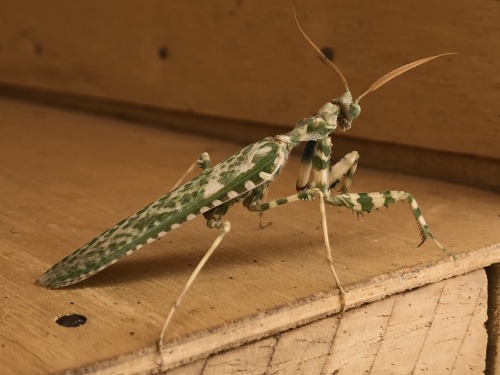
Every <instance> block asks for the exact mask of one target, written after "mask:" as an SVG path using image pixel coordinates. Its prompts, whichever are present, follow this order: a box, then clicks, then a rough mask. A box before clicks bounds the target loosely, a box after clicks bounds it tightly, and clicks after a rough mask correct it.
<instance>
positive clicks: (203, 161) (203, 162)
mask: <svg viewBox="0 0 500 375" xmlns="http://www.w3.org/2000/svg"><path fill="white" fill-rule="evenodd" d="M196 167H198V168H200V169H201V170H202V171H204V170H206V169H209V168H210V156H209V155H208V152H203V153H202V154H201V155H200V156H199V157H198V159H196V161H195V162H194V163H193V164H191V165H190V166H189V168H188V169H187V170H186V172H184V173H183V175H182V176H181V178H179V180H177V182H176V183H175V184H174V186H172V188H171V189H170V191H172V190H175V189H177V188H178V187H179V186H181V184H182V181H184V179H185V178H186V177H187V175H188V174H190V173H191V172H192V171H193V170H194V169H195V168H196Z"/></svg>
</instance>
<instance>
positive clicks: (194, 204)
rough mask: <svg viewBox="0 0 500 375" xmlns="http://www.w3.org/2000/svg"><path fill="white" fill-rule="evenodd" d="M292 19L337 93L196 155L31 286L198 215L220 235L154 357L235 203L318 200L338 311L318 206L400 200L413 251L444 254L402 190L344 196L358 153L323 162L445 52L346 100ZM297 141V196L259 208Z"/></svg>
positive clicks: (80, 270)
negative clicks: (221, 149)
mask: <svg viewBox="0 0 500 375" xmlns="http://www.w3.org/2000/svg"><path fill="white" fill-rule="evenodd" d="M294 16H295V21H296V23H297V26H298V28H299V30H300V32H301V33H302V35H303V36H304V38H305V39H306V41H307V42H308V43H309V44H310V45H311V46H312V47H313V48H314V49H315V50H316V52H317V53H318V54H319V55H320V57H321V58H322V59H323V60H324V62H325V63H327V64H329V65H330V66H331V67H332V68H333V69H334V70H335V72H336V73H337V74H338V76H339V77H340V78H341V80H342V83H343V85H344V88H345V92H344V94H342V95H341V96H340V97H339V98H336V99H333V100H331V101H329V102H327V103H326V104H324V105H323V106H322V107H321V108H320V109H319V110H318V112H317V113H316V114H315V115H313V116H311V117H307V118H304V119H302V120H299V121H298V122H297V123H296V124H295V127H294V128H293V129H292V130H291V131H290V132H288V133H286V134H280V135H276V136H274V137H267V138H264V139H262V140H260V141H257V142H255V143H253V144H250V145H248V146H246V147H244V148H243V149H242V150H241V151H238V152H237V153H235V154H234V155H232V156H230V157H229V158H228V159H226V160H224V161H222V162H220V163H219V164H217V165H215V166H213V167H212V166H211V163H210V157H209V155H208V154H207V153H203V154H201V156H200V157H199V159H198V160H197V161H196V162H195V165H197V166H198V167H200V168H201V170H202V173H201V174H199V175H198V176H197V177H195V178H193V179H192V180H190V181H188V182H186V183H184V184H180V183H179V184H176V185H180V186H175V188H174V189H173V190H172V191H170V192H169V193H167V194H166V195H164V196H162V197H160V198H159V199H157V200H156V201H154V202H152V203H150V204H149V205H147V206H145V207H144V208H142V209H140V210H139V211H137V212H136V213H134V214H132V215H131V216H130V217H128V218H126V219H124V220H122V221H120V222H119V223H117V224H116V225H115V226H113V227H111V228H109V229H108V230H106V231H105V232H103V233H102V234H100V235H99V236H97V237H96V238H94V239H92V240H91V241H90V242H88V243H87V244H85V245H83V246H82V247H80V248H79V249H77V250H76V251H74V252H73V253H72V254H70V255H68V256H66V257H65V258H63V259H62V260H61V261H60V262H58V263H57V264H55V265H54V266H52V267H51V268H50V269H48V270H47V271H46V272H45V273H44V274H43V275H42V276H41V277H40V278H39V279H38V280H37V283H38V284H40V285H43V286H46V287H49V288H60V287H64V286H67V285H71V284H74V283H77V282H80V281H82V280H84V279H86V278H88V277H90V276H92V275H94V274H95V273H97V272H99V271H101V270H103V269H104V268H106V267H108V266H110V265H111V264H113V263H115V262H116V261H118V260H119V259H120V258H122V257H123V256H125V255H129V254H131V253H132V252H134V251H136V250H139V249H141V248H142V247H143V246H145V245H146V244H149V243H151V242H153V241H154V240H156V239H158V238H160V237H162V236H164V235H165V234H166V233H167V232H169V231H171V230H174V229H176V228H178V227H179V226H181V225H182V224H183V223H185V222H187V221H190V220H192V219H194V218H195V217H196V216H198V215H203V216H204V217H205V219H206V220H207V225H208V227H210V228H218V229H219V231H220V232H219V235H218V236H217V238H216V239H215V241H214V242H213V243H212V245H211V246H210V248H209V250H208V251H207V253H206V254H205V255H204V257H203V258H202V260H201V261H200V262H199V264H198V265H197V267H196V269H195V270H194V271H193V273H192V274H191V276H190V278H189V280H188V281H187V283H186V285H185V287H184V289H183V290H182V292H181V294H180V295H179V297H178V298H177V299H176V301H175V302H174V304H173V306H172V308H171V310H170V313H169V315H168V318H167V319H166V321H165V324H164V326H163V329H162V332H161V336H160V340H159V349H160V353H161V349H162V343H163V337H164V334H165V331H166V328H167V326H168V325H169V322H170V321H171V319H172V316H173V314H174V313H175V311H176V309H177V308H178V307H179V305H180V303H181V301H182V298H183V297H184V295H185V294H186V292H187V291H188V289H189V288H190V286H191V284H192V283H193V281H194V279H195V278H196V276H197V275H198V273H199V272H200V270H201V268H202V267H203V266H204V264H205V263H206V261H207V260H208V258H209V257H210V256H211V254H212V253H213V252H214V251H215V249H216V248H217V247H218V246H219V244H220V242H221V241H222V239H223V237H224V236H225V235H226V234H227V233H228V232H229V231H230V230H231V225H230V223H229V222H228V221H226V220H224V219H223V218H224V215H225V214H226V212H227V211H228V210H229V208H230V207H231V206H232V205H234V204H235V203H237V202H242V204H243V205H244V206H245V207H246V208H247V209H248V210H250V211H253V212H259V213H262V212H264V211H266V210H269V209H271V208H275V207H277V206H280V205H284V204H287V203H291V202H295V201H312V200H314V199H318V201H319V206H320V214H321V225H322V230H323V240H324V245H325V249H326V257H327V261H328V266H329V268H330V271H331V273H332V275H333V277H334V279H335V282H336V285H337V287H338V288H339V291H340V293H339V295H340V297H341V299H342V305H343V306H345V300H344V297H345V291H344V289H343V287H342V284H341V282H340V279H339V277H338V275H337V273H336V271H335V267H334V263H333V259H332V251H331V247H330V243H329V238H328V226H327V218H326V211H325V206H326V205H332V206H342V207H346V208H348V209H351V210H352V211H354V212H356V213H358V214H363V213H368V212H370V211H372V210H375V209H378V208H381V207H388V206H389V205H391V204H394V203H396V202H401V201H408V202H409V205H410V209H411V212H412V214H413V216H414V217H415V219H416V224H417V226H418V229H419V232H420V237H421V242H420V244H419V245H418V246H420V245H421V244H422V243H424V242H425V241H426V240H427V239H428V238H431V240H432V241H433V242H434V243H435V244H436V245H437V247H439V248H440V249H442V250H443V251H445V252H447V254H449V255H452V254H451V253H450V252H448V250H446V249H445V248H444V247H443V246H442V245H441V244H440V243H439V242H438V241H437V240H436V238H435V237H434V236H433V234H432V233H431V232H430V231H429V228H428V226H427V224H426V221H425V219H424V217H423V216H422V213H421V211H420V208H419V205H418V204H417V201H416V200H415V198H414V197H413V196H412V195H411V194H410V193H409V192H405V191H396V190H388V191H381V192H369V193H351V192H349V191H348V190H349V187H350V185H351V182H352V179H353V176H354V173H355V171H356V167H357V164H358V159H359V154H358V153H357V152H356V151H352V152H350V153H348V154H347V155H345V156H344V157H343V158H342V159H341V160H340V161H338V162H336V163H335V164H333V165H331V164H330V154H331V149H332V142H331V139H330V135H331V133H333V132H334V131H335V130H337V129H340V130H341V131H346V130H348V129H350V128H351V126H352V123H353V121H354V120H355V119H356V118H357V117H358V116H359V115H360V112H361V107H360V105H359V102H360V100H361V99H362V98H363V97H364V96H365V95H367V94H368V93H371V92H373V91H375V90H377V89H378V88H380V87H381V86H383V85H384V84H386V83H387V82H389V81H390V80H392V79H394V78H395V77H397V76H399V75H401V74H403V73H405V72H407V71H409V70H411V69H413V68H415V67H417V66H419V65H421V64H424V63H427V62H429V61H431V60H434V59H437V58H439V57H442V56H446V55H450V54H451V53H443V54H439V55H435V56H430V57H426V58H423V59H420V60H416V61H414V62H411V63H409V64H406V65H403V66H401V67H399V68H397V69H395V70H393V71H391V72H389V73H387V74H386V75H384V76H383V77H381V78H380V79H378V80H377V81H375V82H374V83H373V84H372V85H371V86H370V87H369V88H368V89H367V90H366V91H365V92H364V93H363V94H361V95H360V96H359V97H358V98H357V99H353V97H352V94H351V92H350V90H349V87H348V85H347V81H346V79H345V78H344V76H343V75H342V73H341V72H340V70H339V69H338V68H337V66H336V65H335V64H334V63H333V62H331V61H330V60H328V59H327V58H326V57H325V56H324V55H323V53H322V52H321V51H320V50H319V48H318V47H317V46H316V45H315V44H314V43H313V42H312V41H311V40H310V39H309V37H308V36H307V35H306V33H305V32H304V31H303V30H302V28H301V26H300V25H299V23H298V20H297V16H296V14H295V10H294ZM302 142H306V145H305V149H304V151H303V154H302V158H301V163H300V167H299V171H298V178H297V185H296V190H297V192H296V193H294V194H292V195H290V196H287V197H282V198H279V199H275V200H271V201H267V202H265V201H264V200H265V197H266V192H267V189H268V187H269V185H270V184H271V183H272V182H273V181H274V180H275V179H276V178H277V177H278V176H279V174H280V172H281V171H282V168H283V167H284V166H285V164H286V162H287V160H288V159H289V156H290V153H291V151H292V150H293V149H294V148H295V147H296V146H298V145H299V144H300V143H302ZM311 176H312V177H311Z"/></svg>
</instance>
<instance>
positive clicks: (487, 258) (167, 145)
mask: <svg viewBox="0 0 500 375" xmlns="http://www.w3.org/2000/svg"><path fill="white" fill-rule="evenodd" d="M0 111H1V113H2V117H3V119H2V125H1V126H0V163H1V165H0V207H2V209H1V210H0V234H1V235H0V258H1V264H2V272H1V273H0V293H1V296H2V298H1V300H0V321H1V323H2V324H1V325H0V345H1V351H0V362H1V363H2V364H4V367H3V371H4V373H6V374H11V373H12V374H19V373H30V374H43V373H49V372H50V373H59V372H62V371H65V370H70V369H73V370H75V369H77V370H75V371H76V372H77V373H81V372H82V371H95V370H99V371H101V373H109V374H111V373H117V372H119V370H120V369H121V370H123V369H128V370H130V371H136V372H137V371H149V370H152V369H155V368H157V363H156V361H157V360H158V358H157V355H156V354H155V342H156V340H157V339H158V336H159V331H160V328H161V325H162V323H163V321H164V319H165V315H166V313H167V312H168V310H169V308H170V305H171V303H172V301H173V300H174V299H175V297H176V296H177V294H178V293H179V291H180V290H181V288H182V285H183V284H184V282H185V280H186V279H187V277H188V275H189V274H190V272H191V271H192V269H193V268H194V265H195V264H196V263H197V262H198V260H199V259H200V258H201V256H202V254H203V253H204V252H205V251H206V249H207V248H208V246H209V245H210V243H211V242H212V241H213V239H214V238H215V236H216V235H217V233H216V232H215V231H211V230H210V229H208V228H206V226H205V223H204V222H203V220H202V219H197V220H194V221H193V222H190V223H188V224H186V225H184V226H182V227H181V228H180V229H178V230H176V231H173V232H171V233H169V235H168V236H167V237H165V238H164V239H162V240H161V241H158V242H156V243H153V244H151V245H149V246H148V247H147V248H145V249H144V250H141V251H140V252H137V253H136V254H134V255H132V256H130V257H128V258H126V259H123V260H121V261H120V262H118V263H117V264H116V265H114V266H112V267H110V268H109V269H107V270H105V271H103V272H101V273H99V274H97V275H95V276H94V277H92V278H90V279H89V280H86V281H84V282H82V283H80V284H78V285H75V286H74V287H70V288H65V289H62V290H47V289H44V288H41V287H39V286H36V285H35V284H34V281H35V279H36V278H37V277H38V276H39V275H40V274H41V273H42V272H43V271H45V269H47V268H48V267H49V266H50V265H52V264H53V263H55V262H56V261H58V260H59V259H61V258H62V257H63V256H65V255H67V254H68V253H69V252H71V251H73V250H74V249H76V248H77V247H79V246H80V245H81V244H83V243H85V242H87V241H88V240H90V239H91V238H93V237H94V236H95V235H97V234H99V233H101V232H102V231H103V230H104V229H106V228H107V227H109V226H111V225H113V224H115V223H116V222H117V221H118V220H120V219H122V218H123V217H125V216H127V215H128V214H130V213H132V212H134V211H135V210H137V209H138V208H140V207H142V206H143V205H144V204H146V203H149V202H150V201H152V200H153V199H155V198H157V197H158V196H160V195H163V194H164V193H165V192H166V191H167V190H168V189H169V187H170V186H171V185H172V184H173V183H174V182H175V181H176V180H177V178H178V177H179V176H180V175H181V174H182V172H183V171H184V170H185V168H186V167H187V166H188V165H189V164H190V163H191V162H192V161H193V160H195V159H196V157H197V156H198V155H199V153H201V152H202V151H209V152H210V153H211V156H212V159H213V161H214V162H217V161H218V160H221V159H223V158H226V157H228V156H229V155H230V154H231V153H233V152H235V151H236V150H237V149H239V146H238V145H235V144H231V143H224V142H221V141H216V140H213V139H207V138H202V137H197V136H189V135H183V134H178V133H172V132H167V131H164V130H161V129H158V128H154V127H147V126H140V125H137V124H132V123H127V122H125V121H120V120H111V119H108V118H99V117H96V116H87V115H82V114H74V113H70V112H65V111H60V110H54V109H49V108H44V107H40V106H34V105H26V104H20V103H17V102H14V101H7V100H2V101H0ZM296 167H297V158H295V157H293V158H292V160H291V161H290V163H289V165H288V166H287V170H286V171H285V172H284V174H283V175H282V176H281V177H280V179H279V180H278V181H277V182H276V184H275V185H273V188H272V191H271V194H270V197H278V196H283V195H286V194H290V193H293V190H294V188H293V187H294V185H295V172H296ZM381 189H404V190H408V191H411V192H412V193H413V194H414V196H415V197H416V198H417V199H418V201H419V203H420V205H421V208H422V212H423V214H424V215H425V217H426V219H427V221H428V222H429V225H430V226H431V228H432V230H433V232H434V234H435V235H436V236H438V238H439V239H440V240H441V242H443V243H444V244H446V246H447V247H448V248H449V249H450V250H452V251H454V252H455V253H456V254H458V256H457V258H458V260H457V265H455V264H454V263H453V262H450V261H449V260H448V259H446V258H445V257H444V254H443V253H442V252H441V251H440V250H439V249H436V248H435V247H434V246H432V244H426V245H424V246H423V247H422V248H420V249H418V250H416V249H415V245H416V244H417V243H418V234H417V229H416V227H415V224H414V222H413V218H412V216H411V213H410V211H409V209H408V207H407V206H406V205H405V204H401V205H397V206H395V207H391V208H390V209H389V210H387V212H385V210H383V211H381V212H376V213H373V214H370V215H366V216H365V217H364V218H362V219H360V220H357V219H356V216H355V215H353V214H351V213H350V212H348V211H346V210H340V209H336V208H332V209H330V210H328V217H329V225H330V233H331V241H332V244H333V246H334V261H335V264H336V267H337V271H338V273H339V276H340V278H341V280H342V281H343V283H344V284H345V285H346V287H347V288H348V289H349V294H348V296H349V298H350V303H351V304H352V305H353V306H354V305H359V304H360V303H363V301H365V302H366V301H370V300H377V299H380V298H383V297H384V296H386V295H388V294H392V293H399V292H401V291H404V290H406V289H408V288H414V287H417V286H421V285H425V284H427V283H429V282H431V283H432V282H437V281H439V280H441V279H443V278H447V277H451V276H454V275H457V274H463V273H468V272H470V271H472V270H474V269H479V268H483V267H485V266H487V265H489V264H492V263H495V262H498V261H499V260H500V259H499V257H500V255H499V253H500V247H499V245H498V243H499V232H498V224H499V222H498V221H499V216H498V212H497V211H496V210H495V209H494V208H495V207H498V206H499V203H500V200H499V199H500V198H499V196H498V195H495V194H492V193H488V192H486V191H482V190H477V189H472V188H467V187H463V186H458V185H452V184H446V183H442V182H436V181H431V180H425V179H421V178H415V177H410V176H404V175H399V174H395V173H381V172H378V171H372V170H368V169H364V168H362V167H361V168H359V170H358V172H357V174H356V176H355V179H354V183H353V186H352V191H358V192H360V191H377V190H381ZM472 201H473V202H474V203H473V209H471V204H472V203H471V202H472ZM227 218H228V219H229V220H230V221H231V223H232V228H233V230H232V232H231V233H230V235H228V236H227V238H225V240H224V242H223V244H222V245H221V247H220V249H218V251H217V252H216V254H215V255H214V256H213V258H212V259H211V260H210V262H209V264H208V266H207V267H206V269H205V270H204V271H203V272H202V274H201V275H200V277H199V278H198V280H197V281H196V283H195V285H194V286H193V288H192V290H191V291H190V292H189V294H188V295H187V297H186V300H185V303H184V304H183V306H182V307H181V309H180V310H179V312H178V314H176V316H175V317H174V321H173V324H172V326H171V330H170V331H169V332H168V333H167V337H166V347H167V348H168V351H177V353H180V354H181V355H180V356H179V357H176V358H179V361H184V360H187V357H186V354H189V351H190V350H193V345H190V343H191V344H192V343H193V342H197V341H196V340H204V342H205V343H209V344H210V345H212V347H213V348H215V347H217V348H218V349H216V350H222V349H227V348H229V346H234V345H236V346H238V345H241V344H242V343H243V342H248V341H251V340H257V339H260V338H262V337H265V336H269V335H274V334H276V333H277V332H279V331H282V330H283V329H289V328H292V327H294V326H296V325H298V324H304V323H308V322H311V321H314V320H317V319H319V318H322V317H324V316H326V315H329V314H333V313H335V311H336V310H337V309H338V298H337V296H336V290H335V288H334V283H333V280H332V278H331V275H330V273H329V272H328V269H327V267H326V266H325V265H324V259H325V250H324V247H323V244H322V238H321V231H320V230H319V229H318V226H319V222H320V218H319V212H318V204H317V202H312V203H303V204H301V203H296V204H290V205H286V206H283V207H280V208H277V209H276V210H273V211H272V212H269V213H268V215H267V219H269V220H272V221H273V225H272V226H270V227H269V228H266V229H265V230H261V229H260V228H259V226H258V219H257V217H256V216H255V215H254V214H251V213H249V212H247V211H245V210H244V209H243V208H242V207H241V206H235V207H234V209H233V210H232V211H230V212H229V214H228V216H227ZM315 309H317V310H315ZM353 311H354V310H353ZM299 312H302V313H303V314H304V315H302V316H299V315H297V314H298V313H299ZM71 313H78V314H82V315H84V316H86V317H87V318H88V321H87V323H86V324H85V325H83V326H81V327H78V328H71V329H68V328H64V327H61V326H59V325H57V324H56V323H55V319H56V318H57V317H58V316H60V315H64V314H71ZM280 314H282V315H280ZM297 317H299V319H298V318H297ZM250 318H251V319H250ZM249 319H250V320H249ZM255 319H257V320H255ZM248 322H251V323H252V324H249V323H248ZM255 322H260V323H262V324H267V326H265V329H261V328H259V329H258V330H256V328H258V327H259V324H260V323H255ZM235 327H236V328H238V327H240V328H242V329H243V330H240V331H238V330H236V331H235ZM266 327H267V328H266ZM273 327H274V328H273ZM224 332H226V333H227V332H233V333H234V332H239V333H238V334H239V335H240V336H238V337H236V336H232V338H231V340H229V339H228V338H229V337H230V336H227V335H226V336H224ZM220 335H222V336H223V337H225V339H221V338H220ZM193 340H194V341H193ZM198 342H199V341H198ZM210 345H208V344H207V345H206V346H205V348H208V347H209V346H210ZM183 347H184V348H187V349H186V350H187V351H186V352H185V353H184V354H185V355H184V357H182V353H181V352H182V350H184V349H182V348H183ZM194 348H195V349H196V346H194ZM202 349H203V347H202V348H201V349H196V350H198V354H196V355H194V357H196V356H201V357H203V356H206V355H208V354H209V353H207V352H205V353H202V352H203V350H202ZM315 350H323V349H321V348H317V349H315ZM164 354H165V358H169V356H168V352H167V353H164ZM177 355H178V354H176V356H177ZM188 357H193V354H192V352H191V354H190V355H189V356H188ZM182 358H184V359H182ZM193 366H195V365H193Z"/></svg>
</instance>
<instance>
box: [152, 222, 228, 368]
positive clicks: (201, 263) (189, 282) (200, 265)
mask: <svg viewBox="0 0 500 375" xmlns="http://www.w3.org/2000/svg"><path fill="white" fill-rule="evenodd" d="M213 226H214V227H218V228H219V230H220V232H219V235H218V236H217V238H216V239H215V240H214V242H213V243H212V245H211V246H210V248H209V249H208V251H207V252H206V253H205V255H204V256H203V258H202V259H201V260H200V261H199V263H198V265H197V266H196V268H195V269H194V271H193V272H192V273H191V275H190V276H189V279H188V280H187V282H186V284H185V285H184V288H183V289H182V291H181V293H180V294H179V296H178V297H177V299H176V300H175V301H174V303H173V304H172V307H171V308H170V312H169V313H168V316H167V319H166V320H165V323H164V324H163V328H162V330H161V333H160V338H159V340H158V354H159V356H160V371H161V370H162V368H163V339H164V337H165V332H166V331H167V328H168V326H169V325H170V322H171V321H172V317H173V316H174V314H175V312H176V311H177V309H178V308H179V306H180V305H181V302H182V299H183V298H184V296H185V295H186V293H187V292H188V290H189V289H190V288H191V285H192V284H193V282H194V281H195V279H196V277H197V276H198V274H199V273H200V271H201V269H202V268H203V267H204V266H205V263H206V262H207V261H208V259H209V258H210V257H211V256H212V254H213V253H214V251H215V249H217V247H218V246H219V244H220V243H221V241H222V238H223V237H224V236H225V235H226V234H227V233H229V231H230V230H231V224H230V223H229V221H222V222H220V221H219V222H218V223H214V224H213Z"/></svg>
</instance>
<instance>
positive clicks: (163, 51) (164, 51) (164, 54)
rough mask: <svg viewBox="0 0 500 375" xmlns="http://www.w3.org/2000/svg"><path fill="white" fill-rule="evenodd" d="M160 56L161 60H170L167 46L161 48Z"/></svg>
mask: <svg viewBox="0 0 500 375" xmlns="http://www.w3.org/2000/svg"><path fill="white" fill-rule="evenodd" d="M158 56H159V57H160V59H161V60H166V59H167V58H168V48H167V47H165V46H162V47H160V49H159V50H158Z"/></svg>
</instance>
